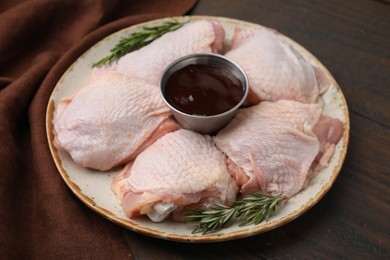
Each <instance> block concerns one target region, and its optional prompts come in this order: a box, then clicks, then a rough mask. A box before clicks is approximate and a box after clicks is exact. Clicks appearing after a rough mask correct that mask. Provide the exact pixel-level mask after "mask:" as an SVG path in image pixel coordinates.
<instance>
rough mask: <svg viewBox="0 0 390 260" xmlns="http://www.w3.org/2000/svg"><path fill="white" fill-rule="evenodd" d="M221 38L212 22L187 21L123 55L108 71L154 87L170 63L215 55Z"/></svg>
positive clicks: (214, 22)
mask: <svg viewBox="0 0 390 260" xmlns="http://www.w3.org/2000/svg"><path fill="white" fill-rule="evenodd" d="M224 37H225V31H224V29H223V28H222V26H221V24H220V23H219V22H218V21H216V20H210V21H208V20H201V21H194V22H189V23H187V24H185V25H184V26H183V27H181V28H180V29H178V30H176V31H173V32H169V33H166V34H164V35H163V36H161V37H160V38H159V39H157V40H155V41H154V42H152V43H151V44H149V45H147V46H145V47H143V48H141V49H139V50H137V51H134V52H131V53H129V54H127V55H125V56H123V57H122V58H121V59H120V60H119V61H118V63H117V64H113V65H112V69H113V70H117V71H119V72H122V73H124V74H127V75H129V76H131V77H137V78H142V79H144V80H147V81H148V82H150V83H152V84H156V85H157V84H158V83H159V80H160V77H161V75H162V73H163V71H164V70H165V68H166V67H167V66H168V65H169V64H170V63H172V62H173V61H175V60H176V59H178V58H181V57H183V56H185V55H189V54H193V53H211V52H219V51H220V50H221V49H222V42H223V40H224Z"/></svg>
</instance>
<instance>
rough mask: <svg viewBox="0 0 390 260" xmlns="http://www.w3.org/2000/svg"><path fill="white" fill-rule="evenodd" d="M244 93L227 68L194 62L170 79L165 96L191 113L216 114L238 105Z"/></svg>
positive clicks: (239, 83) (238, 81)
mask: <svg viewBox="0 0 390 260" xmlns="http://www.w3.org/2000/svg"><path fill="white" fill-rule="evenodd" d="M243 95H244V88H243V86H242V84H241V81H240V80H239V79H238V78H237V77H236V76H235V75H233V73H232V72H230V71H229V70H228V69H226V68H217V67H213V66H210V65H204V64H191V65H188V66H186V67H184V68H182V69H179V70H177V71H175V72H174V73H173V74H172V75H171V76H170V77H169V79H168V80H167V82H166V85H165V89H164V96H165V98H166V100H167V101H168V102H169V104H171V105H172V106H173V107H174V108H176V109H178V110H180V111H182V112H184V113H187V114H190V115H205V116H211V115H217V114H220V113H223V112H225V111H228V110H230V109H231V108H233V107H235V106H236V105H237V104H238V103H239V102H240V101H241V99H242V97H243Z"/></svg>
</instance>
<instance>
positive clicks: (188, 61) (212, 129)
mask: <svg viewBox="0 0 390 260" xmlns="http://www.w3.org/2000/svg"><path fill="white" fill-rule="evenodd" d="M192 64H202V65H211V66H214V67H218V68H224V69H227V70H229V71H230V72H232V73H233V75H234V76H235V77H237V78H238V79H239V80H240V81H241V84H242V86H243V96H242V98H241V100H240V101H239V102H238V103H237V105H236V106H234V107H233V108H231V109H229V110H227V111H225V112H223V113H220V114H216V115H210V116H208V115H191V114H187V113H185V112H183V111H180V110H178V109H177V108H175V107H174V106H172V105H171V104H170V103H169V102H168V101H167V99H166V98H165V94H164V93H165V86H166V83H167V81H168V79H169V77H170V76H171V75H172V74H173V73H174V72H176V71H177V70H180V69H182V68H184V67H186V66H188V65H192ZM248 91H249V87H248V78H247V76H246V74H245V72H244V70H243V69H242V68H241V67H240V66H239V65H238V64H237V63H235V62H234V61H232V60H230V59H228V58H226V57H225V56H222V55H218V54H206V53H200V54H191V55H188V56H185V57H182V58H180V59H178V60H176V61H174V62H173V63H171V64H170V65H169V66H168V67H167V69H166V70H165V71H164V73H163V75H162V77H161V80H160V95H161V97H162V99H163V100H164V102H165V104H166V105H167V106H168V107H169V108H170V109H171V111H172V114H173V116H174V117H175V119H176V121H177V122H178V123H179V124H180V125H181V126H182V127H183V128H185V129H190V130H194V131H196V132H199V133H201V134H214V133H216V132H217V131H218V130H219V129H221V128H222V127H224V126H225V125H226V124H227V123H228V122H229V121H230V120H231V119H232V118H233V116H234V115H235V114H236V112H237V110H238V108H239V107H240V106H241V105H242V104H243V103H244V102H245V100H246V97H247V96H248Z"/></svg>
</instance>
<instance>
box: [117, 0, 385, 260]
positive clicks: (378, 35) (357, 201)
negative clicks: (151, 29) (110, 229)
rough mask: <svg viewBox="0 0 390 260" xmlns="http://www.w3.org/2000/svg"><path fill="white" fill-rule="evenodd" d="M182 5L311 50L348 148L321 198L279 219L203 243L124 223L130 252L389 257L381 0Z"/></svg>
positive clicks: (150, 255)
mask: <svg viewBox="0 0 390 260" xmlns="http://www.w3.org/2000/svg"><path fill="white" fill-rule="evenodd" d="M190 14H192V15H213V16H223V17H230V18H236V19H241V20H245V21H250V22H254V23H258V24H261V25H264V26H268V27H272V28H275V29H276V30H278V31H280V32H281V33H283V34H285V35H287V36H289V37H290V38H292V39H294V40H295V41H297V42H298V43H300V44H301V45H302V46H304V47H305V48H307V49H308V50H309V51H310V52H311V53H313V54H314V55H315V56H316V57H317V58H318V59H319V60H320V61H321V62H322V63H323V64H324V65H325V66H326V67H327V68H328V69H329V71H330V72H331V73H332V74H333V76H334V78H335V79H336V81H337V82H338V84H339V85H340V87H341V89H342V91H343V93H344V95H345V97H346V100H347V102H348V106H349V112H350V120H351V133H350V144H349V147H348V153H347V157H346V160H345V164H344V166H343V168H342V170H341V172H340V175H339V177H338V179H337V180H336V182H335V184H334V185H333V187H332V188H331V189H330V191H329V192H328V193H327V194H326V195H325V197H324V198H323V199H322V200H321V201H320V202H319V203H317V204H316V205H315V206H314V207H313V208H312V209H310V210H309V211H308V212H306V213H305V214H304V215H302V216H301V217H299V218H297V219H296V220H294V221H292V222H290V223H288V224H287V225H284V226H282V227H279V228H277V229H275V230H272V231H269V232H267V233H264V234H259V235H256V236H252V237H248V238H244V239H239V240H234V241H227V242H219V243H212V244H185V243H178V242H171V241H164V240H159V239H156V238H151V237H146V236H143V235H139V234H136V233H133V232H130V231H125V230H124V232H125V235H126V237H127V239H128V242H129V245H130V249H131V253H132V255H133V256H134V258H135V259H221V258H223V259H390V192H389V189H390V185H389V184H390V181H389V175H390V131H389V127H390V2H389V1H368V0H366V1H363V0H358V1H357V0H343V1H336V0H327V1H319V0H318V1H314V0H313V1H303V0H301V1H299V0H296V1H282V0H273V1H260V0H234V1H233V0H208V1H206V0H204V1H202V0H201V1H199V2H198V4H197V5H196V6H195V8H194V9H193V10H192V11H191V13H190Z"/></svg>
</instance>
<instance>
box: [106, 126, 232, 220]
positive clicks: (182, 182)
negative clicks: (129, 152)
mask: <svg viewBox="0 0 390 260" xmlns="http://www.w3.org/2000/svg"><path fill="white" fill-rule="evenodd" d="M112 190H113V191H114V193H115V194H116V195H117V198H118V199H119V201H121V202H122V207H123V210H124V212H125V214H126V215H127V216H129V217H130V218H132V217H136V216H139V215H144V214H147V215H148V216H149V218H150V219H151V220H153V221H155V222H159V221H162V220H163V219H165V218H166V217H167V216H168V215H169V214H171V213H172V214H173V215H175V214H176V216H179V217H180V216H181V214H180V212H181V211H182V210H183V209H184V208H185V207H186V206H188V205H192V206H193V205H194V204H196V206H197V207H199V206H204V205H207V204H210V203H213V202H220V203H225V204H229V203H231V202H232V201H234V200H235V198H236V193H237V192H238V187H237V185H236V184H235V182H234V180H233V178H232V177H231V176H230V175H229V172H228V170H227V167H226V163H225V156H224V154H223V153H222V152H221V151H220V150H219V149H218V148H216V147H215V145H214V143H213V142H212V139H211V137H210V136H208V135H200V134H198V133H196V132H193V131H190V130H185V129H181V130H178V131H175V132H171V133H168V134H166V135H165V136H163V137H161V138H160V139H159V140H157V141H156V142H155V143H154V144H152V145H151V146H149V147H148V148H147V149H145V150H144V151H143V152H142V153H140V154H139V155H138V157H137V158H136V159H135V160H134V161H133V162H131V163H129V164H128V165H127V166H126V167H125V168H124V169H123V170H122V171H121V172H120V173H119V174H118V175H117V176H116V177H115V179H114V181H113V183H112ZM172 214H171V215H172ZM173 217H174V218H175V216H173ZM176 220H177V219H176Z"/></svg>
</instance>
